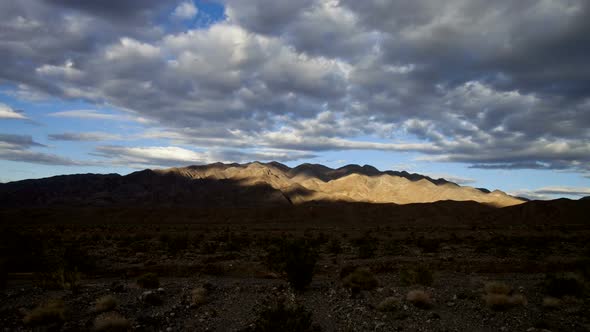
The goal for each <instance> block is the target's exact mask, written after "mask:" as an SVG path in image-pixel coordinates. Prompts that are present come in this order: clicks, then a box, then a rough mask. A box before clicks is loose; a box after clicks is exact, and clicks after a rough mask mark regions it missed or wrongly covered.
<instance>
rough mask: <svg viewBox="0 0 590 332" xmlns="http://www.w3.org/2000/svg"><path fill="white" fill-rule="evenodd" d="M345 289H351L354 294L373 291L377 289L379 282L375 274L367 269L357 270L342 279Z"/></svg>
mask: <svg viewBox="0 0 590 332" xmlns="http://www.w3.org/2000/svg"><path fill="white" fill-rule="evenodd" d="M342 283H343V284H344V287H346V288H350V289H351V290H352V292H353V293H357V292H359V291H361V290H371V289H374V288H376V287H377V285H378V282H377V279H376V278H375V276H374V275H373V273H372V272H371V271H370V270H369V269H367V268H361V267H359V268H357V269H355V270H354V271H353V272H352V273H350V274H349V275H347V276H346V277H344V279H342Z"/></svg>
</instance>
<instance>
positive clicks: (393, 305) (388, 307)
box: [377, 296, 401, 311]
mask: <svg viewBox="0 0 590 332" xmlns="http://www.w3.org/2000/svg"><path fill="white" fill-rule="evenodd" d="M400 307H401V301H400V299H398V298H396V297H392V296H391V297H386V298H385V299H383V301H381V302H379V304H378V305H377V310H379V311H395V310H398V309H399V308H400Z"/></svg>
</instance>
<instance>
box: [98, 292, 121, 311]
mask: <svg viewBox="0 0 590 332" xmlns="http://www.w3.org/2000/svg"><path fill="white" fill-rule="evenodd" d="M118 304H119V302H118V301H117V298H115V297H114V296H112V295H105V296H103V297H100V298H98V299H97V300H96V306H95V310H96V312H105V311H111V310H113V309H115V308H116V307H117V305H118Z"/></svg>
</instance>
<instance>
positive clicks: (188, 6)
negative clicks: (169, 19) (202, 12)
mask: <svg viewBox="0 0 590 332" xmlns="http://www.w3.org/2000/svg"><path fill="white" fill-rule="evenodd" d="M198 12H199V10H198V9H197V7H196V6H195V4H194V3H193V2H192V1H183V2H182V3H180V4H179V5H178V6H177V7H176V8H175V9H174V12H172V16H173V17H175V18H178V19H182V20H189V19H191V18H193V17H195V16H196V15H197V13H198Z"/></svg>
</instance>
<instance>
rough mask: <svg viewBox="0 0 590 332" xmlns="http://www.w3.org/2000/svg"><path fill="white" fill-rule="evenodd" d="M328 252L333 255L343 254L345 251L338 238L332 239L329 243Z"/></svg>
mask: <svg viewBox="0 0 590 332" xmlns="http://www.w3.org/2000/svg"><path fill="white" fill-rule="evenodd" d="M327 250H328V252H329V253H331V254H333V255H338V254H341V253H342V251H343V250H342V245H341V244H340V240H339V239H337V238H334V239H332V240H331V241H330V242H329V243H328V247H327Z"/></svg>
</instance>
